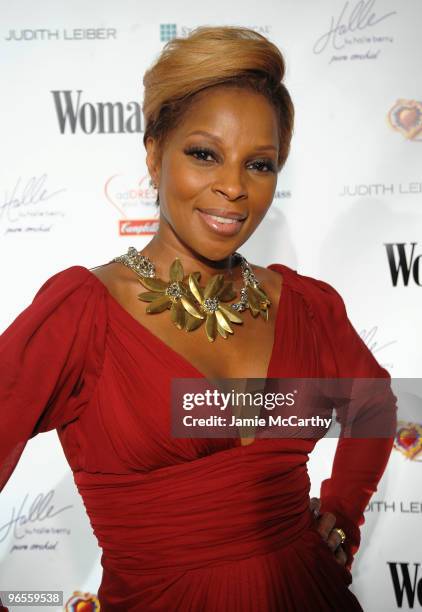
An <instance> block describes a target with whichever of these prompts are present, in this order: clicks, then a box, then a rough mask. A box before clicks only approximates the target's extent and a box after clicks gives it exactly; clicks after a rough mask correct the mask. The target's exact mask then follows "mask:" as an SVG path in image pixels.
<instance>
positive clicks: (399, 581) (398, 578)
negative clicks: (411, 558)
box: [387, 561, 422, 609]
mask: <svg viewBox="0 0 422 612" xmlns="http://www.w3.org/2000/svg"><path fill="white" fill-rule="evenodd" d="M387 564H388V567H389V568H390V575H391V580H392V582H393V589H394V595H395V597H396V603H397V607H398V608H402V607H403V606H406V607H409V608H411V609H412V608H414V607H415V606H417V607H418V608H419V606H422V571H421V570H420V565H421V564H420V563H405V562H400V561H387ZM412 566H413V567H412Z"/></svg>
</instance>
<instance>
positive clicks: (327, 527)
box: [309, 497, 347, 565]
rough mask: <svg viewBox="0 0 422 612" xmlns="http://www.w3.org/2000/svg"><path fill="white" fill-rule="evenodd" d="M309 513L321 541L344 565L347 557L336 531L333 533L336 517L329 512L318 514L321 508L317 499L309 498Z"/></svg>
mask: <svg viewBox="0 0 422 612" xmlns="http://www.w3.org/2000/svg"><path fill="white" fill-rule="evenodd" d="M309 506H310V509H311V511H312V512H313V514H314V516H315V520H316V523H317V531H318V532H319V533H320V534H321V536H322V538H323V540H325V541H326V542H327V544H328V547H329V548H330V549H331V550H332V551H333V553H334V557H335V559H336V561H337V562H338V563H340V565H345V563H346V561H347V555H346V553H345V551H344V548H343V546H342V545H341V537H340V534H339V533H338V532H337V531H333V527H335V524H336V517H335V515H334V514H332V513H331V512H324V513H323V514H321V515H320V514H319V511H320V508H321V500H320V499H319V498H318V497H311V502H310V504H309Z"/></svg>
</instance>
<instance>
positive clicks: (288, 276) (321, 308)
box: [254, 263, 346, 319]
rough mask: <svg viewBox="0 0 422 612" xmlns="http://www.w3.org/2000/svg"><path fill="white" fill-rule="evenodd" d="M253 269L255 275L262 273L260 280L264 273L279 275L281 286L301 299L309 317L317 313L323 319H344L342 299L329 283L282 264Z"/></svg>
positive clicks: (344, 312) (344, 310) (344, 311)
mask: <svg viewBox="0 0 422 612" xmlns="http://www.w3.org/2000/svg"><path fill="white" fill-rule="evenodd" d="M254 269H255V270H256V273H257V275H258V274H260V275H261V273H262V275H261V278H265V274H266V273H267V274H268V273H270V274H273V275H274V276H279V275H281V276H282V279H283V281H282V283H283V286H285V287H288V288H289V289H290V290H291V291H293V292H295V293H296V294H298V295H299V296H300V297H301V298H302V299H303V301H304V302H305V304H306V306H307V308H308V311H309V313H310V315H311V316H314V315H315V313H318V314H320V315H321V316H323V317H324V318H325V317H327V316H328V317H330V316H333V317H335V318H337V317H340V319H343V318H344V316H345V314H346V309H345V304H344V301H343V298H342V296H341V295H340V293H339V292H338V291H337V289H335V287H333V285H331V284H330V283H329V282H327V281H325V280H322V279H320V278H316V277H314V276H308V275H306V274H302V273H300V272H298V271H297V270H295V269H294V268H292V267H290V266H287V265H286V264H282V263H273V264H271V265H269V266H268V267H267V268H261V267H260V266H254ZM265 271H266V272H265ZM267 278H269V277H268V276H267Z"/></svg>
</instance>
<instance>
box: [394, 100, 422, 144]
mask: <svg viewBox="0 0 422 612" xmlns="http://www.w3.org/2000/svg"><path fill="white" fill-rule="evenodd" d="M387 121H388V123H389V125H390V127H391V128H393V130H396V131H397V132H400V134H402V136H404V137H405V138H407V139H408V140H422V102H419V101H418V100H405V99H403V98H400V99H399V100H397V102H396V103H395V104H394V106H392V108H391V109H390V110H389V112H388V114H387Z"/></svg>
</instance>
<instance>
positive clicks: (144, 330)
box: [80, 264, 286, 446]
mask: <svg viewBox="0 0 422 612" xmlns="http://www.w3.org/2000/svg"><path fill="white" fill-rule="evenodd" d="M80 267H81V268H83V269H84V270H85V271H86V272H88V274H89V275H90V276H91V277H93V278H94V279H95V281H96V282H97V283H99V284H100V285H101V287H102V288H103V289H104V291H105V294H106V295H107V297H108V299H109V301H110V302H111V303H112V304H113V305H114V307H115V309H116V310H117V311H118V312H120V314H121V315H122V316H123V317H124V318H125V319H126V321H127V322H128V323H129V324H130V325H132V326H133V329H134V331H135V330H136V333H139V332H142V333H144V334H145V335H147V336H148V338H149V339H150V340H151V341H152V342H155V343H156V344H157V346H161V347H162V348H163V349H164V350H167V351H168V352H169V353H170V354H171V355H173V356H174V357H175V358H177V359H178V360H179V361H180V362H181V363H182V364H184V365H185V366H187V367H188V368H190V369H191V370H192V371H193V372H195V374H196V378H204V379H205V380H213V379H211V378H209V377H208V376H206V375H205V374H204V373H203V372H201V371H200V370H199V369H198V368H197V367H196V366H194V365H193V363H191V362H190V361H188V360H187V359H186V357H184V356H183V355H182V353H179V352H178V351H176V350H175V349H173V348H172V347H171V346H170V345H168V344H166V342H164V340H162V339H161V338H160V337H159V336H157V335H156V334H154V333H153V332H152V331H151V330H150V329H148V327H146V326H145V325H143V324H142V323H141V322H140V321H138V319H136V318H135V317H134V316H133V315H131V314H130V312H129V311H128V310H126V308H124V307H123V306H122V304H121V303H120V302H119V301H118V300H117V299H116V298H115V297H114V296H113V295H112V294H111V293H110V291H109V289H108V287H107V286H106V285H105V284H104V283H103V282H102V281H101V280H100V279H99V278H98V276H96V275H95V274H93V272H91V270H90V269H89V268H86V267H85V266H80ZM279 268H280V264H270V265H269V266H267V269H269V270H274V271H275V272H277V273H278V274H280V276H281V277H282V283H281V292H280V298H279V300H278V304H277V310H276V314H275V322H274V337H273V343H272V348H271V354H270V359H269V362H268V366H267V372H266V378H269V375H270V373H271V370H272V365H273V361H274V357H275V353H276V347H277V341H278V337H279V333H280V332H279V328H280V320H281V318H282V315H283V313H284V310H285V309H284V308H282V303H283V302H284V299H283V295H284V290H285V286H286V284H285V280H286V279H285V275H284V274H282V272H281V271H280V270H279ZM246 446H249V445H246Z"/></svg>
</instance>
